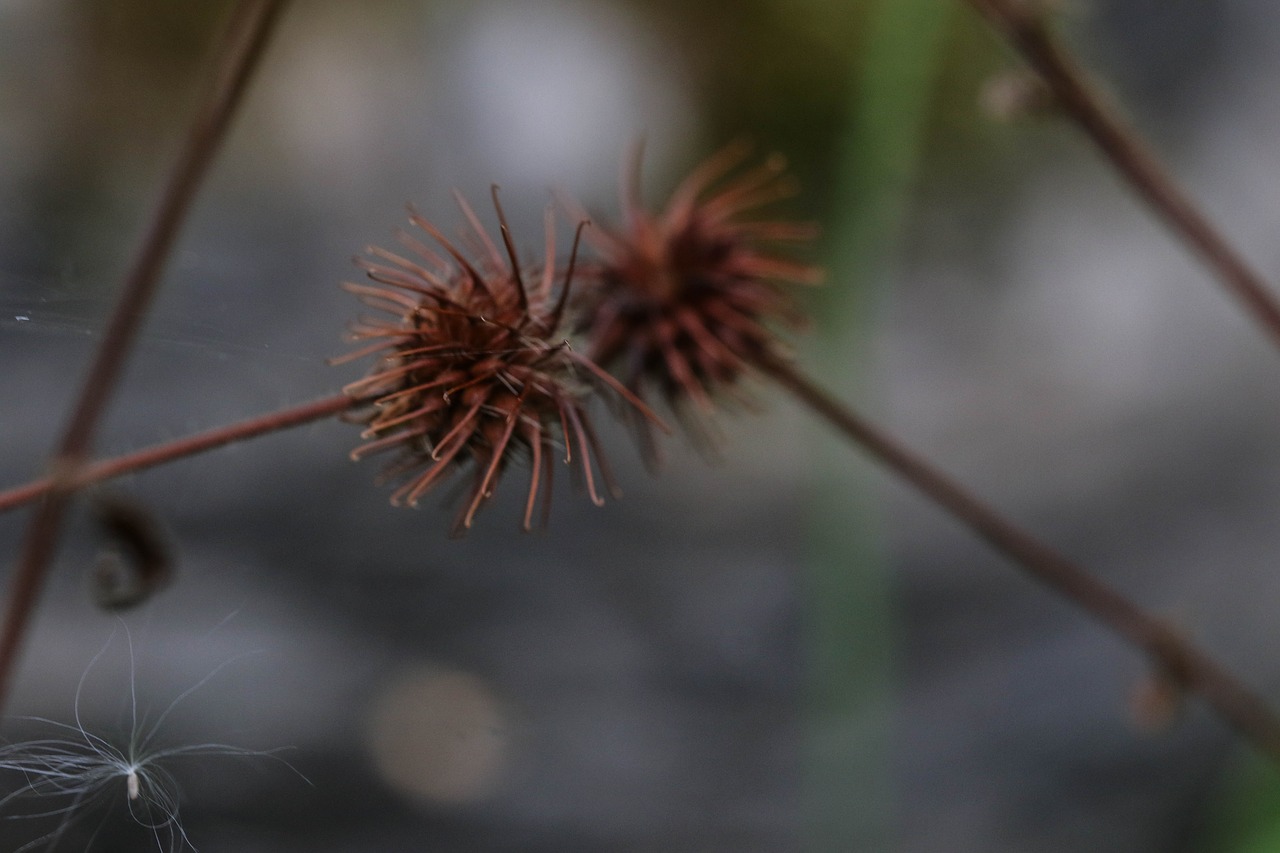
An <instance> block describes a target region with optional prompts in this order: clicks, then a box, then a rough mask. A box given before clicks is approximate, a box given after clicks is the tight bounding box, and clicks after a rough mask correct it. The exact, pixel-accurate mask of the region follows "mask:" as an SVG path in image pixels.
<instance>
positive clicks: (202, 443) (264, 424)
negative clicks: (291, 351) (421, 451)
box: [0, 394, 364, 513]
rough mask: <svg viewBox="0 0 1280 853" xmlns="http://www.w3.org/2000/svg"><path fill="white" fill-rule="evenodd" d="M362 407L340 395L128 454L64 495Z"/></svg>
mask: <svg viewBox="0 0 1280 853" xmlns="http://www.w3.org/2000/svg"><path fill="white" fill-rule="evenodd" d="M363 404H364V403H363V401H361V400H359V399H356V398H352V397H348V396H347V395H346V394H338V395H335V396H333V397H322V398H321V399H319V400H315V401H313V402H310V403H304V404H303V405H301V406H295V407H293V408H291V409H281V410H279V411H276V412H270V413H269V414H266V415H259V416H258V417H255V418H250V419H248V420H245V421H240V422H239V423H234V424H231V425H229V426H223V427H217V428H215V429H211V430H206V431H205V432H201V433H197V434H195V435H191V436H187V437H186V438H179V439H176V440H174V441H167V442H165V443H163V444H155V445H152V446H151V447H144V448H142V449H141V450H136V451H134V452H133V453H126V454H124V455H123V456H117V457H115V458H112V459H100V460H97V461H95V462H87V463H85V464H84V465H81V466H80V467H79V469H78V470H77V471H76V473H75V474H74V475H73V476H71V477H69V478H67V479H66V480H65V481H64V482H62V483H61V484H60V486H61V488H62V489H63V490H65V491H68V492H70V491H74V490H79V489H83V488H85V487H86V486H92V485H93V484H94V483H100V482H102V481H103V480H110V479H113V478H115V477H119V476H122V475H124V474H131V473H133V472H134V471H143V470H145V469H147V468H154V467H156V466H157V465H163V464H165V463H166V462H172V461H174V460H175V459H182V458H185V457H187V456H195V455H196V454H198V453H204V452H205V451H206V450H215V449H217V448H219V447H225V446H226V445H228V444H234V443H236V442H238V441H245V440H247V439H250V438H255V437H257V436H260V435H266V434H267V433H271V432H278V431H280V430H284V429H289V428H291V427H295V426H302V425H303V424H307V423H311V422H313V421H318V420H322V419H323V418H326V417H329V416H331V415H338V414H341V413H342V412H345V411H347V410H348V409H351V408H353V407H355V406H359V405H363ZM54 482H55V480H54V478H53V477H41V478H40V479H38V480H32V481H31V482H30V483H26V484H25V485H21V486H15V487H13V488H12V489H7V490H5V491H3V492H0V513H2V512H8V511H9V510H11V509H16V508H17V507H20V506H23V505H25V504H29V503H32V502H34V501H37V500H39V499H40V498H42V497H44V496H45V495H47V494H49V493H50V492H52V491H53V489H54Z"/></svg>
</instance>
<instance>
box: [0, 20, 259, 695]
mask: <svg viewBox="0 0 1280 853" xmlns="http://www.w3.org/2000/svg"><path fill="white" fill-rule="evenodd" d="M284 5H285V2H284V0H240V3H239V4H238V5H237V6H236V8H235V10H234V12H233V13H232V16H231V20H230V22H229V24H228V26H227V29H226V32H225V34H224V36H223V38H222V41H221V43H220V44H219V45H218V47H217V49H216V52H215V54H214V58H213V71H214V73H213V77H212V79H211V80H210V83H209V89H208V91H207V93H206V95H205V98H204V100H203V101H202V104H201V106H200V109H199V112H197V114H196V116H195V118H194V120H193V121H192V124H191V127H190V130H189V131H188V133H187V137H186V140H185V141H184V143H183V146H182V148H181V149H180V151H179V154H178V160H177V163H176V164H175V166H174V169H173V172H172V173H171V174H170V176H169V178H168V181H167V183H166V184H165V186H164V189H163V191H162V193H161V195H160V200H159V202H158V204H157V205H156V208H155V211H154V213H153V214H152V217H151V221H150V224H149V225H148V227H147V230H146V231H145V232H144V234H143V236H142V240H141V242H140V243H139V246H138V250H137V253H136V255H135V256H134V261H133V264H132V266H131V267H130V269H129V273H128V275H127V276H126V278H125V281H124V284H123V286H122V288H121V291H120V295H119V297H118V299H117V301H116V307H115V310H114V311H113V313H112V315H111V319H110V320H109V322H108V324H107V329H106V332H105V334H104V336H103V339H102V344H101V346H100V347H99V348H98V353H97V356H96V357H95V359H94V362H93V365H92V367H91V368H90V370H89V374H88V377H87V378H86V379H85V382H84V385H83V386H82V388H81V392H80V397H79V398H78V402H77V404H76V407H75V411H74V413H73V414H72V416H71V418H70V420H69V422H68V424H67V428H66V431H65V433H64V434H63V436H62V439H61V441H60V442H59V444H58V450H57V453H56V455H55V456H54V458H53V463H52V471H51V475H52V480H53V487H52V489H51V490H50V491H49V492H48V493H46V495H45V497H44V500H43V501H42V502H41V504H40V506H39V508H38V509H37V510H36V513H35V517H34V518H32V520H31V524H30V526H29V527H28V528H27V533H26V538H25V539H24V540H23V546H22V552H21V556H20V558H19V562H18V567H17V569H16V571H15V573H14V575H13V577H12V580H11V581H10V586H9V595H8V600H7V602H6V608H5V617H4V626H3V629H2V630H0V705H3V703H4V700H5V698H6V697H7V695H8V691H9V685H10V683H11V681H12V675H13V669H14V664H15V663H16V660H17V656H18V649H19V646H20V645H21V642H22V637H23V635H24V634H25V633H26V627H27V623H28V622H29V620H30V617H31V614H32V611H33V610H34V609H35V605H36V601H37V599H38V598H39V594H40V588H41V586H42V585H43V581H44V577H45V575H46V573H47V567H48V565H49V562H50V560H51V559H52V557H53V551H54V549H55V547H56V544H57V538H58V532H59V530H60V529H61V527H62V520H63V518H64V516H65V515H66V510H67V505H68V503H69V499H70V495H71V489H70V488H69V486H68V484H70V483H73V482H74V481H75V479H76V476H77V472H78V469H79V467H80V466H81V465H82V464H83V462H84V460H85V457H87V456H88V454H89V451H90V449H91V446H92V443H93V434H94V431H95V430H96V427H97V424H98V421H99V420H100V419H101V416H102V412H103V410H104V409H105V408H106V405H107V402H108V400H110V398H111V394H112V393H113V392H114V390H115V386H116V384H117V382H118V381H119V378H120V374H121V372H122V370H123V368H124V363H125V360H126V359H127V357H128V355H129V352H130V351H131V349H132V345H133V341H134V338H135V337H136V335H137V332H138V329H139V327H140V326H141V325H142V321H143V319H144V318H145V317H146V313H147V309H148V308H149V307H150V304H151V301H152V298H153V297H154V295H155V292H156V289H157V287H158V286H159V281H160V272H161V269H162V268H163V266H164V262H165V259H166V258H167V257H168V256H169V252H170V250H171V249H172V247H173V243H174V241H175V240H176V238H177V236H178V231H179V230H180V228H181V226H182V223H183V220H184V219H185V218H186V215H187V212H188V211H189V210H190V208H191V203H192V201H193V200H194V198H195V196H196V193H197V191H198V190H199V189H200V185H201V182H202V181H203V179H204V177H205V175H206V174H207V173H208V171H209V166H210V165H211V164H212V162H213V158H214V155H215V154H216V153H217V150H218V147H219V146H220V144H221V143H222V141H223V139H225V138H226V135H227V130H228V128H229V127H230V124H231V118H232V116H233V115H234V114H235V111H236V108H237V107H238V106H239V105H240V103H241V101H242V100H243V95H244V92H245V89H246V88H247V86H248V82H249V79H250V77H251V76H252V74H253V71H254V69H255V68H256V67H257V65H258V60H259V59H261V57H262V54H263V51H264V49H265V47H266V45H267V42H268V40H269V39H270V36H271V32H272V30H273V29H274V25H275V23H276V21H277V20H278V19H279V17H280V13H281V11H282V10H283V8H284Z"/></svg>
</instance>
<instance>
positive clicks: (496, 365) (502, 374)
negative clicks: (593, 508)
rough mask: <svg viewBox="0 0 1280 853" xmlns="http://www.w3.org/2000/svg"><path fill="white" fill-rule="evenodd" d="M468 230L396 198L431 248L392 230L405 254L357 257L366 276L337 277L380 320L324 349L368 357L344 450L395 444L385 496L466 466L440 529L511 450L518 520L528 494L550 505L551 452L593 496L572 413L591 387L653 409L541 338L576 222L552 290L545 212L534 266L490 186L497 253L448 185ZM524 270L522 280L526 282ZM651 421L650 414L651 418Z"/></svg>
mask: <svg viewBox="0 0 1280 853" xmlns="http://www.w3.org/2000/svg"><path fill="white" fill-rule="evenodd" d="M457 198H458V203H459V206H460V207H461V208H462V211H463V213H464V214H465V216H466V219H467V223H468V227H467V229H466V230H465V231H464V233H463V235H462V239H461V241H460V244H455V243H453V242H451V241H450V240H449V239H447V238H446V237H445V236H444V235H443V234H442V233H441V232H440V231H439V230H438V229H437V228H436V227H435V226H434V225H432V224H431V223H430V222H428V221H427V220H426V219H424V218H423V217H422V216H420V215H419V214H418V213H417V212H416V211H414V210H413V209H412V208H410V215H409V219H410V221H411V222H412V223H413V224H414V225H416V226H417V227H418V228H420V229H422V231H424V232H426V234H428V235H430V237H431V238H432V239H433V240H434V241H435V242H436V243H437V244H438V245H439V246H440V247H441V248H442V249H443V254H442V253H440V252H438V251H436V250H435V249H433V248H431V247H429V246H427V245H426V244H424V243H423V242H422V241H420V240H419V239H417V238H416V237H414V236H413V235H411V234H409V233H408V232H405V231H400V232H399V233H398V234H397V236H398V238H399V240H400V242H401V244H403V245H404V246H405V247H406V248H407V249H408V251H409V254H410V255H411V257H405V256H402V255H399V254H395V253H393V252H390V251H387V250H385V249H381V248H378V247H370V248H369V249H368V250H367V252H368V254H369V255H371V256H372V257H373V258H374V260H369V259H362V258H357V259H356V263H357V265H358V266H360V267H361V268H362V269H364V270H365V272H366V273H367V275H368V277H369V278H370V279H372V280H373V281H374V282H376V286H370V285H364V284H354V283H347V284H346V285H344V286H345V288H346V289H347V290H348V291H350V292H351V293H354V294H356V295H358V296H359V297H360V298H361V299H362V300H363V301H364V302H365V304H367V305H369V306H370V307H372V308H376V309H378V310H381V311H384V312H387V313H388V314H390V315H391V319H389V320H387V319H362V320H360V321H359V322H357V323H356V324H354V325H353V326H352V328H351V332H352V338H353V339H354V340H357V341H370V342H371V343H369V344H368V345H367V346H365V347H363V348H361V349H358V350H356V351H354V352H352V353H349V354H347V355H346V356H344V357H342V358H341V359H338V360H337V361H338V362H345V361H350V360H352V359H356V358H361V357H363V356H367V355H375V354H376V355H377V356H378V360H377V363H376V365H375V366H374V368H373V370H372V371H371V372H370V374H369V375H368V376H366V377H365V378H364V379H361V380H359V381H357V382H353V383H351V384H350V385H348V386H347V387H346V388H345V389H344V390H345V391H346V393H348V394H350V395H352V396H354V397H358V398H362V399H368V400H369V401H370V406H369V408H368V409H367V410H366V411H364V412H363V413H361V414H359V415H357V416H356V420H358V421H359V422H361V423H363V424H364V425H365V430H364V432H363V434H362V436H361V437H362V438H364V439H366V443H365V444H364V445H362V446H360V447H358V448H356V449H355V450H354V451H352V453H351V456H352V458H353V459H359V458H360V457H363V456H367V455H369V454H372V453H378V452H381V451H385V450H394V449H398V450H399V451H400V455H399V458H398V459H397V460H395V461H394V462H393V463H392V464H391V465H390V467H389V468H388V469H387V470H386V472H385V473H384V475H383V476H384V479H397V480H403V482H401V484H400V485H399V487H398V488H397V489H396V490H395V492H394V493H393V494H392V496H391V501H392V503H394V504H409V505H410V506H413V505H416V503H417V501H418V499H419V498H420V497H422V495H424V494H425V493H426V492H427V491H429V490H430V489H432V488H433V487H434V486H436V485H437V484H438V483H440V482H441V481H443V480H444V479H446V478H447V477H448V475H449V474H450V473H452V472H453V471H455V470H457V469H460V468H465V467H467V466H471V467H472V468H473V471H474V479H473V482H472V485H471V489H470V493H469V495H468V496H467V498H466V499H465V501H464V502H463V505H462V507H461V509H460V511H459V513H458V515H457V517H456V519H455V521H454V524H453V529H452V532H453V534H454V535H458V534H461V533H463V532H465V530H466V529H467V528H469V527H470V526H471V523H472V520H473V519H474V517H475V514H476V511H477V510H478V509H479V508H480V506H481V505H482V504H483V503H484V502H485V501H486V500H487V499H488V498H489V497H490V496H491V495H492V493H493V489H494V486H495V484H496V483H497V481H498V479H499V477H500V476H501V474H502V472H503V470H504V469H505V468H506V467H507V466H508V465H509V464H510V463H511V461H512V460H513V459H515V458H516V457H523V458H526V459H527V460H528V461H529V465H530V469H531V473H530V477H529V488H528V498H527V500H526V502H525V511H524V527H525V529H526V530H527V529H529V528H530V526H531V524H532V517H533V511H534V505H535V503H536V502H537V500H538V496H539V493H540V492H541V495H542V503H543V520H544V522H545V518H546V512H547V511H548V510H549V507H550V496H551V481H552V471H553V467H552V466H553V461H554V457H556V456H557V455H559V454H563V456H564V460H565V462H566V463H568V464H573V463H574V460H575V457H576V467H575V468H573V471H574V472H575V476H577V477H579V478H580V479H581V480H583V481H585V483H586V488H587V492H588V493H589V494H590V496H591V499H592V501H594V502H595V503H597V504H600V503H603V499H602V497H601V495H600V493H599V490H598V489H597V486H596V480H595V475H594V473H593V460H592V457H594V465H595V467H598V468H599V471H600V475H601V477H602V478H603V480H604V485H605V487H606V488H607V489H608V490H609V491H610V492H613V493H616V492H617V489H616V486H615V485H614V482H613V478H612V475H611V474H610V472H609V468H608V464H607V462H606V461H605V458H604V456H603V454H602V453H601V450H600V446H599V442H598V440H597V438H596V433H595V431H594V429H593V428H592V426H591V422H590V421H589V420H588V418H587V414H586V412H585V411H584V408H583V406H584V402H585V401H586V398H587V397H588V396H589V394H590V392H592V391H593V390H601V389H607V390H608V392H609V393H610V394H612V395H613V396H614V397H615V398H617V399H620V400H622V401H624V402H625V403H626V404H628V405H630V406H633V407H635V408H636V410H637V411H639V412H640V413H641V414H642V416H643V417H646V418H649V419H652V420H654V421H655V422H658V421H657V418H656V416H654V415H653V413H652V412H650V411H649V410H648V409H647V408H646V407H645V405H644V404H643V403H642V402H641V401H640V400H639V399H638V398H636V397H635V395H633V394H632V393H631V392H629V391H628V390H627V389H626V388H624V387H623V386H622V385H621V384H620V383H618V381H617V380H615V379H613V378H612V377H610V376H609V375H608V374H607V373H605V372H604V371H603V370H601V369H600V368H599V367H597V366H596V365H595V364H594V363H593V362H592V361H590V360H589V359H587V358H585V357H583V356H581V355H579V354H578V353H576V352H574V351H573V350H572V349H571V348H570V347H569V345H568V343H567V341H565V340H563V339H562V338H560V339H557V338H556V337H555V336H556V334H557V332H558V330H559V327H560V325H561V319H562V317H563V314H564V308H565V303H566V300H567V298H568V294H569V285H570V282H571V281H572V278H573V268H574V260H575V258H576V256H577V248H578V238H579V236H580V235H581V233H582V229H581V226H580V227H579V229H578V232H577V234H575V237H574V249H573V254H572V255H571V257H570V260H569V263H568V266H567V270H566V272H565V275H564V279H563V284H562V285H561V286H560V288H559V289H558V293H556V292H555V291H556V288H555V286H554V285H555V282H554V279H555V278H556V269H555V267H556V264H555V258H554V251H555V233H554V222H553V216H552V214H551V211H550V210H548V212H547V217H546V260H545V262H544V263H543V264H542V265H541V268H540V269H538V270H522V268H521V264H520V262H519V260H518V258H517V256H516V250H515V246H514V243H513V242H512V239H511V234H510V231H509V229H508V227H507V222H506V218H505V216H504V215H503V212H502V208H501V206H500V205H499V204H498V197H497V189H496V187H495V189H494V196H493V201H494V206H495V208H496V209H497V213H498V221H499V225H500V232H501V235H502V243H503V246H504V249H505V253H504V251H500V250H499V249H498V246H497V244H496V243H494V241H493V239H492V238H491V237H490V235H489V234H488V232H487V231H486V230H485V228H484V226H483V225H482V224H481V223H480V220H479V218H478V217H477V216H476V215H475V213H474V211H472V210H471V208H470V207H469V206H468V205H467V203H466V202H465V201H464V200H463V199H462V197H461V196H458V197H457ZM526 277H528V279H529V281H526ZM658 423H660V422H658Z"/></svg>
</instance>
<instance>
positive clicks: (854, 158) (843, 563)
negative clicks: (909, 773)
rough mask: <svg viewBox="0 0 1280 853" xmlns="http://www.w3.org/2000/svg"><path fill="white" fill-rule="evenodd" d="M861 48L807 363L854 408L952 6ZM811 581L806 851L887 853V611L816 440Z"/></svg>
mask: <svg viewBox="0 0 1280 853" xmlns="http://www.w3.org/2000/svg"><path fill="white" fill-rule="evenodd" d="M873 6H874V8H872V9H871V10H870V15H869V19H868V20H869V27H868V29H867V32H866V37H865V42H864V44H863V45H862V50H861V55H860V63H859V65H858V67H857V68H856V69H855V70H856V74H857V78H856V84H855V88H854V100H853V103H852V105H851V110H850V116H851V121H850V126H849V129H848V135H847V139H846V142H845V155H844V162H843V165H842V171H841V174H840V175H839V176H838V183H837V191H836V203H835V207H834V211H835V212H834V215H833V216H832V217H831V219H830V221H831V226H830V229H829V231H827V232H826V234H825V237H824V239H825V241H826V243H827V245H829V246H830V247H831V250H830V251H831V254H830V259H829V269H830V279H829V282H828V286H827V287H826V288H824V290H825V293H824V294H823V296H822V298H823V300H824V301H823V304H822V310H820V311H818V312H817V314H818V315H819V317H820V320H819V322H820V324H821V328H820V329H819V331H820V332H821V334H820V335H818V336H817V337H819V338H820V339H821V343H819V344H818V345H817V346H816V347H814V348H813V349H811V350H810V351H809V352H808V353H807V355H808V356H809V358H807V359H806V363H807V364H809V365H813V366H815V367H816V370H815V373H816V374H817V378H818V379H819V380H820V381H821V382H823V383H824V384H825V385H826V386H827V387H828V388H830V389H831V390H832V391H834V392H836V393H837V394H838V395H839V396H842V397H845V398H847V399H853V398H855V397H856V396H857V395H856V393H855V392H856V391H857V390H858V389H857V385H858V384H859V382H858V379H859V377H860V376H861V374H862V372H863V370H862V365H863V364H864V361H865V354H866V353H865V350H866V347H865V341H866V334H865V333H866V331H867V326H868V325H869V321H870V317H871V314H872V313H873V309H874V308H875V306H876V303H877V302H878V301H879V298H880V297H881V296H882V295H883V294H884V292H885V291H886V290H887V288H888V287H889V286H890V284H891V280H892V276H893V271H894V268H895V260H896V258H897V257H898V252H899V249H900V248H901V247H900V245H899V244H900V240H901V237H902V232H903V226H904V224H905V219H906V214H907V211H908V204H909V201H910V198H911V194H912V193H911V191H912V187H913V181H914V178H915V176H916V175H917V173H918V168H919V164H920V155H921V148H922V142H923V137H924V130H925V123H926V118H927V116H928V115H929V107H930V104H931V95H932V94H933V91H934V83H935V78H936V74H937V71H938V66H939V58H940V55H941V52H942V46H943V42H944V38H943V37H944V35H945V31H946V24H947V20H948V15H949V14H950V11H951V6H952V4H951V3H950V2H948V0H879V2H875V3H874V4H873ZM814 446H815V447H816V453H815V474H814V483H815V496H814V502H813V507H812V512H811V514H810V518H811V519H812V522H811V523H812V529H811V535H810V539H809V545H810V554H809V567H810V570H809V574H808V578H807V583H808V589H807V600H808V614H807V617H808V626H809V629H808V630H809V635H808V637H807V640H808V648H809V660H808V666H809V683H808V688H809V702H810V704H809V709H808V715H807V719H806V726H807V729H806V732H805V740H806V743H805V749H806V756H805V763H806V768H805V775H806V778H805V789H804V798H805V802H804V806H805V810H806V813H805V829H806V839H805V841H806V847H807V849H809V850H812V851H854V850H857V851H866V850H889V849H892V848H893V847H894V846H895V845H894V843H893V842H894V833H893V831H892V822H893V812H894V808H893V806H894V802H893V800H894V797H893V792H894V790H895V789H896V788H897V785H896V780H895V779H894V777H893V769H892V762H891V749H890V741H891V737H892V710H893V703H894V680H893V649H894V642H893V618H892V617H893V604H892V599H891V594H890V586H889V579H888V576H887V568H886V566H885V561H884V559H883V556H882V554H881V543H880V536H879V532H878V527H879V525H878V524H877V518H876V515H877V513H876V510H875V506H874V501H873V500H872V499H871V497H870V496H869V491H870V490H869V488H868V482H867V477H866V474H867V470H868V469H867V468H866V466H865V465H864V464H863V463H862V462H861V460H860V459H859V454H858V451H857V450H856V449H855V448H851V447H850V446H849V445H848V443H847V442H846V441H845V440H843V439H841V438H839V437H837V436H834V435H831V434H827V433H824V434H823V435H821V436H820V437H818V438H815V441H814Z"/></svg>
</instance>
